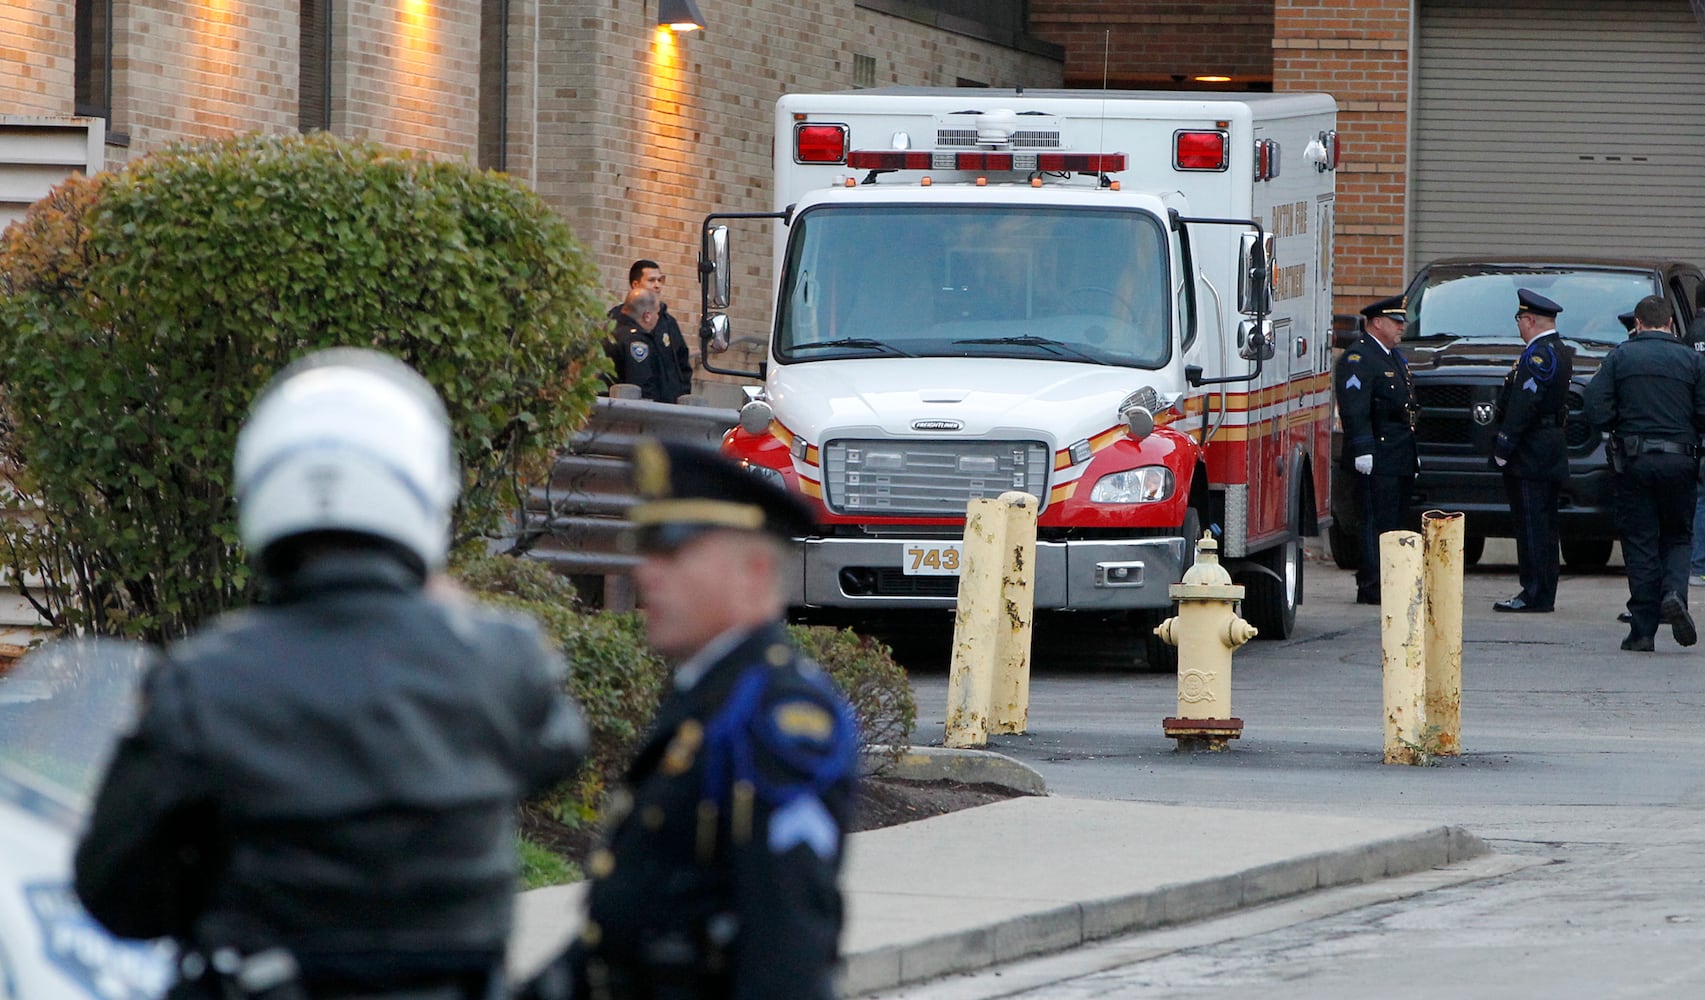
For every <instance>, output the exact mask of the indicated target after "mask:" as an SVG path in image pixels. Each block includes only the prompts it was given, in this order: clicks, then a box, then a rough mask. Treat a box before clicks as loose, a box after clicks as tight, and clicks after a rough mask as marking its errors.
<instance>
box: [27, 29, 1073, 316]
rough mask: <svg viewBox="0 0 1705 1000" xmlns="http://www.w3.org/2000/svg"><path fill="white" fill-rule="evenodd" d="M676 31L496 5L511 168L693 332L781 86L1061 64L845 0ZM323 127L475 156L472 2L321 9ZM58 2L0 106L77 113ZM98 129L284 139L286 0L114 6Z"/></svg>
mask: <svg viewBox="0 0 1705 1000" xmlns="http://www.w3.org/2000/svg"><path fill="white" fill-rule="evenodd" d="M706 6H707V7H711V8H714V9H710V10H707V12H706V17H707V18H708V19H709V20H710V24H709V25H708V30H707V31H705V32H702V33H695V34H692V35H687V36H683V37H680V38H674V37H672V36H670V35H668V34H667V33H666V32H660V31H659V30H658V29H657V28H656V26H655V24H654V23H653V21H652V19H653V18H654V17H655V12H656V4H655V2H653V0H647V2H645V3H633V2H631V0H511V3H510V8H511V23H510V35H509V37H510V59H509V68H510V77H509V84H508V88H507V93H508V98H509V107H508V123H509V132H508V148H507V165H508V170H509V172H510V173H511V174H513V175H515V176H517V177H519V178H521V179H522V180H524V181H526V182H528V183H530V184H532V185H533V186H534V187H535V188H536V189H537V190H538V191H539V192H540V193H541V194H542V195H543V196H544V197H545V198H546V200H547V201H549V202H550V203H551V204H552V205H554V206H555V207H556V208H558V209H559V210H560V211H562V212H563V213H564V214H565V216H566V217H567V218H568V220H569V222H570V224H571V225H572V226H573V227H574V230H575V232H576V234H577V235H578V237H579V238H580V240H581V242H582V243H584V244H585V245H586V247H587V248H588V249H589V250H590V251H591V252H592V253H593V254H594V256H595V258H596V260H597V262H598V269H599V279H600V281H601V283H602V284H603V286H604V287H605V288H606V289H607V291H608V295H609V299H610V301H611V302H612V303H613V302H615V301H617V299H618V298H619V296H620V295H621V294H622V292H623V291H625V289H626V278H627V266H628V263H629V261H631V260H632V259H633V258H635V257H640V256H645V257H653V258H656V259H657V260H658V261H659V262H661V263H662V264H663V267H664V269H665V272H666V273H667V274H668V275H669V277H670V289H669V291H670V295H669V298H670V300H671V302H672V303H673V308H672V311H673V312H676V313H677V314H678V315H680V316H681V317H682V318H683V320H685V321H687V322H685V323H684V324H683V325H684V326H687V327H688V329H689V330H690V329H691V328H692V327H691V324H693V323H696V321H697V319H698V312H699V310H698V295H697V282H696V276H695V273H694V266H695V255H696V252H697V241H698V229H699V223H700V221H701V220H702V218H703V217H704V215H705V214H706V213H707V212H710V211H715V210H723V211H754V210H768V209H769V208H770V198H771V195H770V192H771V189H772V188H771V183H770V158H771V139H770V134H771V128H772V121H771V120H772V115H773V114H774V105H775V101H776V98H778V97H779V96H781V95H782V94H783V93H786V92H789V91H808V90H840V89H849V88H851V87H852V85H853V62H854V56H855V55H856V56H865V57H870V58H872V59H873V60H874V62H875V66H876V71H875V81H874V82H875V83H876V85H877V86H885V85H894V84H908V85H932V86H952V85H954V84H955V83H956V82H957V81H959V80H969V81H976V82H979V83H985V84H989V85H993V86H1002V87H1007V86H1015V85H1019V84H1022V85H1024V86H1028V87H1052V86H1059V85H1060V83H1061V82H1062V77H1061V65H1060V63H1059V62H1058V61H1057V60H1055V59H1050V58H1048V57H1046V56H1039V55H1034V54H1028V53H1024V52H1020V51H1017V50H1014V49H1009V48H1005V47H1002V46H1000V45H996V44H993V43H990V42H987V41H981V40H978V39H974V38H970V37H967V36H963V35H958V34H954V33H952V32H949V31H944V30H940V29H936V28H933V27H930V26H926V25H923V24H919V23H916V22H913V21H910V20H907V19H905V18H902V17H897V16H893V15H889V14H884V13H880V12H877V11H873V10H868V9H865V8H862V7H859V6H858V5H857V4H856V3H855V2H854V0H749V2H744V3H740V4H714V5H706ZM331 10H332V12H333V13H332V16H333V38H334V42H333V58H332V66H331V77H332V101H331V105H332V106H331V121H332V130H333V131H335V132H337V133H339V134H343V135H349V136H353V137H358V138H369V139H375V140H378V141H381V142H385V143H389V144H392V145H396V146H403V147H409V148H414V149H420V150H424V151H427V152H429V153H432V154H436V155H441V156H453V157H461V158H465V159H468V160H473V159H474V158H475V155H476V150H477V148H478V147H477V142H476V136H477V129H478V125H479V67H480V47H479V37H480V33H479V28H480V20H479V11H480V0H430V2H429V0H347V2H344V0H338V2H334V3H332V4H331ZM72 12H73V4H72V3H71V2H70V0H9V2H8V3H6V4H5V5H4V6H0V52H4V53H7V54H8V58H6V59H4V60H0V107H3V108H6V109H8V110H11V109H17V110H26V111H34V112H37V113H53V114H69V113H70V112H71V111H72V108H73V104H74V101H73V82H74V81H73V73H72V44H73V35H72ZM113 13H114V22H115V23H114V28H113V31H114V46H113V48H114V83H113V121H112V129H111V131H113V132H117V133H121V134H128V136H129V146H128V147H126V148H117V147H115V148H110V149H109V150H108V161H109V162H110V163H115V164H116V163H119V162H122V161H123V160H124V159H126V158H129V157H135V156H140V155H142V154H145V153H147V152H149V151H151V150H154V149H157V148H159V147H160V146H162V145H163V144H165V143H167V142H171V141H173V140H178V139H185V138H199V137H212V136H221V135H226V134H230V133H232V132H249V131H260V132H268V133H287V132H294V131H295V130H296V129H297V127H298V114H299V110H300V107H299V82H300V81H299V72H300V53H299V45H300V31H299V27H300V26H299V23H298V22H299V16H300V10H299V6H298V3H297V2H296V0H224V2H222V3H219V4H213V3H207V2H206V0H114V11H113ZM769 234H770V231H769V229H768V228H767V227H766V226H761V225H755V226H750V227H746V228H745V229H743V230H741V231H740V232H738V233H737V234H736V236H737V239H736V244H735V245H736V251H737V256H736V263H737V268H738V271H737V274H736V275H735V282H736V284H735V288H736V293H737V308H736V309H735V310H734V311H733V316H734V319H735V322H736V332H737V333H741V334H746V335H757V336H762V334H763V330H764V327H765V325H766V324H767V322H768V319H769V307H768V301H767V300H768V296H769V294H770V291H771V285H772V278H771V274H770V270H771V269H770V264H769V256H770V246H771V243H770V238H769Z"/></svg>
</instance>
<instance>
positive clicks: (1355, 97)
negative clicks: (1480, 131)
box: [1273, 0, 1411, 313]
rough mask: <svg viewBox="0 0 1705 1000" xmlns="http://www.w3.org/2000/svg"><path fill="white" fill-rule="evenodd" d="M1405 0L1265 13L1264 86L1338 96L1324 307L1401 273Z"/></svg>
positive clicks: (1373, 291) (1283, 2)
mask: <svg viewBox="0 0 1705 1000" xmlns="http://www.w3.org/2000/svg"><path fill="white" fill-rule="evenodd" d="M1409 8H1410V2H1409V0H1359V2H1357V3H1355V4H1354V5H1347V4H1334V5H1323V4H1320V3H1318V2H1317V0H1277V4H1276V9H1275V11H1274V37H1273V89H1275V90H1280V91H1305V90H1320V91H1325V92H1326V93H1329V94H1332V95H1333V96H1335V97H1336V98H1337V99H1338V132H1339V135H1340V136H1342V137H1343V143H1344V153H1343V165H1342V166H1341V167H1340V168H1339V170H1338V200H1337V218H1338V227H1337V257H1336V260H1335V262H1334V263H1335V269H1334V287H1333V306H1334V308H1335V309H1336V310H1337V311H1338V312H1341V313H1342V312H1355V311H1356V310H1358V309H1360V308H1361V307H1362V306H1364V305H1366V304H1367V303H1368V301H1369V300H1371V299H1376V298H1381V297H1384V296H1387V295H1395V294H1397V293H1399V292H1401V291H1402V290H1403V286H1404V284H1405V283H1406V281H1407V280H1408V275H1406V274H1404V273H1403V233H1404V228H1403V224H1404V215H1405V213H1406V212H1407V210H1408V206H1407V204H1406V201H1405V189H1406V185H1407V179H1408V173H1409V154H1408V141H1409V140H1408V128H1409V124H1408V122H1409V119H1408V106H1409V75H1410V74H1409V41H1410V31H1411V25H1410V11H1409Z"/></svg>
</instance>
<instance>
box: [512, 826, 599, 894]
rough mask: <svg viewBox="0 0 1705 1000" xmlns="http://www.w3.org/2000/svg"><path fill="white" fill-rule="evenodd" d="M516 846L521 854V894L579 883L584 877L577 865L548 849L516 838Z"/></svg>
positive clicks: (524, 838)
mask: <svg viewBox="0 0 1705 1000" xmlns="http://www.w3.org/2000/svg"><path fill="white" fill-rule="evenodd" d="M516 846H517V848H518V849H519V851H520V854H521V891H522V892H526V891H527V890H529V889H543V888H544V887H545V886H548V885H564V884H566V883H569V882H579V881H580V880H582V879H584V878H585V877H586V876H585V875H584V874H582V873H581V871H580V866H579V865H577V864H575V863H574V862H572V861H570V860H568V859H567V858H565V857H563V856H562V855H560V854H557V853H555V852H554V851H551V850H549V849H548V848H544V847H540V846H539V845H538V844H535V843H533V842H532V841H531V840H528V839H527V838H526V837H517V838H516Z"/></svg>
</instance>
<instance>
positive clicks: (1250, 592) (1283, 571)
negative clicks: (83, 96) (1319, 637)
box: [1243, 535, 1303, 639]
mask: <svg viewBox="0 0 1705 1000" xmlns="http://www.w3.org/2000/svg"><path fill="white" fill-rule="evenodd" d="M1258 561H1259V562H1260V563H1261V565H1263V566H1265V567H1267V568H1268V569H1270V570H1272V571H1273V572H1274V573H1277V574H1278V575H1279V578H1278V579H1276V580H1275V579H1273V578H1272V577H1271V576H1268V575H1267V574H1266V573H1249V574H1247V575H1246V576H1244V578H1243V580H1244V595H1243V617H1244V618H1246V619H1248V621H1249V624H1251V625H1253V626H1255V627H1256V628H1257V629H1260V634H1259V635H1257V636H1256V638H1258V639H1289V638H1290V637H1291V633H1292V632H1294V631H1295V630H1296V627H1297V603H1298V602H1299V601H1301V600H1302V567H1303V558H1302V542H1301V541H1300V540H1299V539H1298V538H1297V537H1296V536H1295V535H1292V536H1291V538H1290V540H1289V541H1287V542H1285V543H1284V544H1283V545H1280V546H1277V547H1276V548H1272V549H1268V550H1267V551H1266V552H1263V553H1261V555H1260V556H1259V557H1258Z"/></svg>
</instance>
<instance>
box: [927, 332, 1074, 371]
mask: <svg viewBox="0 0 1705 1000" xmlns="http://www.w3.org/2000/svg"><path fill="white" fill-rule="evenodd" d="M954 343H955V344H1011V345H1013V346H1015V347H1040V348H1043V349H1044V350H1049V351H1053V352H1054V353H1055V354H1058V355H1061V356H1062V357H1067V358H1071V359H1073V360H1075V361H1087V362H1089V363H1090V364H1092V365H1104V364H1107V362H1106V361H1103V360H1102V359H1100V358H1098V357H1095V356H1094V355H1090V354H1085V353H1084V352H1082V351H1080V350H1078V349H1077V348H1075V347H1073V346H1072V345H1070V344H1067V343H1064V342H1062V341H1058V340H1050V339H1048V338H1047V337H1033V336H1028V335H1027V336H1023V337H968V338H965V339H963V340H955V341H954Z"/></svg>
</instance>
